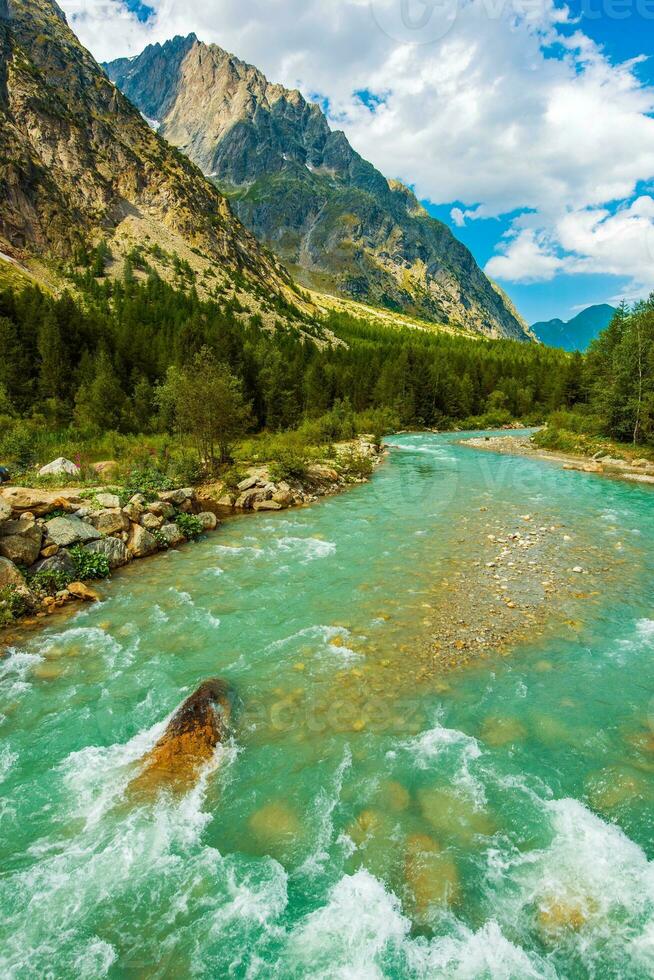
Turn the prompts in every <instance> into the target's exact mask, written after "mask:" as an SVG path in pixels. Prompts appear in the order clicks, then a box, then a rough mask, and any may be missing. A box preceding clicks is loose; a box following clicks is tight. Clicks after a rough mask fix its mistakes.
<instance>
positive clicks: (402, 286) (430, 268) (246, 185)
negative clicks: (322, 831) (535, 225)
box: [104, 34, 533, 340]
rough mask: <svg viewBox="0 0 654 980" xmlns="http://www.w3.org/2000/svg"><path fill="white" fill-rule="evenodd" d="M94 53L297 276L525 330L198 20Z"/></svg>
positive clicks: (453, 253) (453, 255)
mask: <svg viewBox="0 0 654 980" xmlns="http://www.w3.org/2000/svg"><path fill="white" fill-rule="evenodd" d="M104 67H105V69H106V71H107V73H108V75H109V77H110V78H112V80H113V81H114V82H115V83H116V85H117V87H118V88H119V89H121V91H123V92H124V93H125V94H126V95H127V96H128V98H130V99H131V100H132V101H133V102H134V104H135V105H136V106H137V107H138V108H139V109H140V111H141V112H142V113H143V115H144V116H145V117H147V118H148V119H150V120H152V121H153V123H155V124H156V125H157V128H158V131H159V133H160V134H161V135H162V136H164V137H165V138H166V139H167V140H169V141H170V142H172V143H173V144H174V145H176V146H177V147H179V148H180V149H181V150H182V152H184V153H186V154H187V155H188V156H189V157H190V158H191V159H192V160H193V161H194V162H195V163H196V164H197V165H198V166H199V167H200V169H201V170H202V171H203V172H204V173H205V174H206V175H207V176H209V177H210V178H211V179H213V180H214V181H215V183H216V184H217V186H218V187H219V188H220V190H221V191H222V192H223V193H225V194H226V195H227V196H228V197H229V199H230V202H231V203H232V206H233V208H234V210H235V212H236V214H237V215H238V216H239V217H240V218H241V220H242V221H243V222H244V224H245V225H246V226H247V227H248V228H249V229H250V230H251V231H252V232H253V233H254V234H255V235H256V236H257V237H258V238H259V239H260V240H262V241H264V242H265V244H266V245H268V246H269V247H271V248H272V249H273V250H274V251H275V252H276V253H277V254H278V255H279V257H280V258H281V259H282V260H283V261H284V262H285V263H287V264H288V265H289V267H290V269H291V271H292V272H293V273H294V275H295V276H296V278H298V279H299V281H301V282H302V283H303V284H304V285H306V286H308V287H311V288H315V289H319V290H320V289H322V290H323V291H326V292H335V293H336V294H342V295H346V296H349V297H351V298H352V299H355V300H357V301H361V302H364V303H371V304H372V305H377V306H384V307H386V308H388V309H391V310H392V309H395V310H397V311H401V312H407V313H410V314H413V315H417V316H419V317H421V318H424V319H426V320H429V321H432V322H445V323H448V322H449V323H451V324H454V325H457V324H458V325H460V326H465V327H466V328H469V329H472V330H474V331H475V332H477V333H479V334H482V335H485V336H489V337H513V338H515V339H521V340H527V339H529V340H531V339H533V338H532V336H531V334H530V331H529V328H528V327H527V325H526V324H525V323H524V321H522V320H521V318H520V317H519V315H518V314H517V313H516V311H515V310H514V309H513V308H512V306H511V304H510V303H508V302H507V301H506V299H505V297H504V294H503V293H502V291H501V290H499V289H498V288H497V287H496V286H495V284H493V283H491V281H490V280H489V279H488V278H487V277H486V276H485V275H484V273H483V272H482V271H481V269H479V267H478V265H477V263H476V262H475V260H474V258H473V256H472V255H471V253H470V252H469V251H468V249H467V248H466V247H465V246H464V245H463V244H462V243H461V242H459V241H458V240H457V239H456V238H455V237H454V235H453V234H452V232H451V231H450V229H449V228H448V227H447V226H446V225H444V224H442V223H441V222H439V221H437V220H436V219H434V218H431V217H430V216H429V215H428V214H427V212H426V211H425V210H424V208H423V207H422V206H421V205H420V203H419V202H418V200H417V199H416V197H415V195H414V194H413V192H412V191H411V190H410V189H409V188H407V187H405V186H404V185H402V184H401V183H400V182H398V181H392V180H387V179H386V178H385V177H384V176H383V175H382V174H381V173H380V172H379V171H378V170H377V169H376V168H375V167H374V166H373V165H372V164H371V163H369V162H368V161H366V160H364V159H363V158H362V157H361V156H360V155H359V154H358V153H356V151H355V150H354V149H353V148H352V147H351V146H350V144H349V142H348V140H347V138H346V137H345V134H344V133H343V132H341V131H338V130H332V129H331V128H330V126H329V123H328V121H327V119H326V117H325V115H324V113H323V112H322V109H321V108H320V107H319V106H318V105H316V104H315V103H311V102H308V101H307V100H306V99H305V98H304V97H303V96H302V94H301V93H300V92H299V91H298V90H297V89H293V90H290V89H286V88H285V87H284V86H282V85H278V84H275V83H271V82H269V81H268V79H267V78H266V76H265V75H264V74H263V73H262V72H261V71H259V69H258V68H256V67H255V66H252V65H248V64H247V63H246V62H243V61H241V60H240V59H239V58H237V57H236V56H235V55H232V54H230V53H229V52H227V51H225V50H223V49H222V48H220V47H219V46H218V45H205V44H203V43H202V42H200V41H199V40H198V39H197V37H196V35H194V34H190V35H188V36H187V37H181V36H178V37H176V38H173V39H172V40H169V41H166V42H165V43H164V44H156V45H150V46H148V47H147V48H146V49H145V50H144V51H143V52H142V53H141V54H140V55H137V56H135V57H133V58H130V59H124V58H123V59H117V60H116V61H114V62H111V63H108V64H105V65H104Z"/></svg>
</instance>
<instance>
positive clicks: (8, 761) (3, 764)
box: [0, 745, 18, 783]
mask: <svg viewBox="0 0 654 980" xmlns="http://www.w3.org/2000/svg"><path fill="white" fill-rule="evenodd" d="M17 762H18V753H17V752H12V751H11V749H10V748H9V746H8V745H4V746H3V747H2V748H1V749H0V783H3V782H4V781H5V779H6V778H7V776H8V775H9V773H10V772H11V770H12V769H13V768H14V766H15V764H16V763H17Z"/></svg>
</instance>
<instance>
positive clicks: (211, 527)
mask: <svg viewBox="0 0 654 980" xmlns="http://www.w3.org/2000/svg"><path fill="white" fill-rule="evenodd" d="M198 520H199V521H201V522H202V527H203V528H204V529H205V531H215V530H216V528H217V527H218V518H217V517H216V515H215V514H210V513H209V512H208V511H207V512H206V513H204V514H198Z"/></svg>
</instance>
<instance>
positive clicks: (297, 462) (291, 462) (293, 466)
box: [270, 449, 309, 483]
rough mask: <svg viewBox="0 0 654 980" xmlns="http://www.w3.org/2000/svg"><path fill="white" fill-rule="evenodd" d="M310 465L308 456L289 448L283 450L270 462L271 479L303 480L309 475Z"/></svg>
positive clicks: (276, 481)
mask: <svg viewBox="0 0 654 980" xmlns="http://www.w3.org/2000/svg"><path fill="white" fill-rule="evenodd" d="M308 467H309V462H308V460H307V458H306V456H304V455H302V454H301V453H298V452H294V451H293V450H290V449H289V450H286V451H285V452H281V453H280V454H279V456H278V457H277V459H275V460H274V461H273V462H272V463H271V464H270V479H271V480H272V481H273V483H279V482H280V481H281V480H302V479H304V477H305V476H306V475H307V469H308Z"/></svg>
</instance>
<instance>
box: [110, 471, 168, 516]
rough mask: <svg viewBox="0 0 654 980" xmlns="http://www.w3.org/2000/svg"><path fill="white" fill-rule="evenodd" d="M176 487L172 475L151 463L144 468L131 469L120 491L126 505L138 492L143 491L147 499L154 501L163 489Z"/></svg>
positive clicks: (121, 498) (122, 502)
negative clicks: (167, 474)
mask: <svg viewBox="0 0 654 980" xmlns="http://www.w3.org/2000/svg"><path fill="white" fill-rule="evenodd" d="M174 489H175V484H174V482H173V481H172V480H171V479H170V477H169V476H166V474H165V473H162V472H161V470H160V469H159V468H158V467H157V466H156V465H154V464H151V465H149V466H146V467H143V468H142V469H134V470H130V472H129V473H128V474H127V477H126V479H125V486H124V487H123V490H122V491H121V493H120V502H121V504H122V505H123V506H125V504H126V503H127V501H128V500H130V499H131V498H132V497H133V496H134V494H136V493H142V494H143V496H144V497H145V498H146V500H150V501H152V500H156V499H157V496H158V494H159V493H160V492H161V491H163V490H174Z"/></svg>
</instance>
